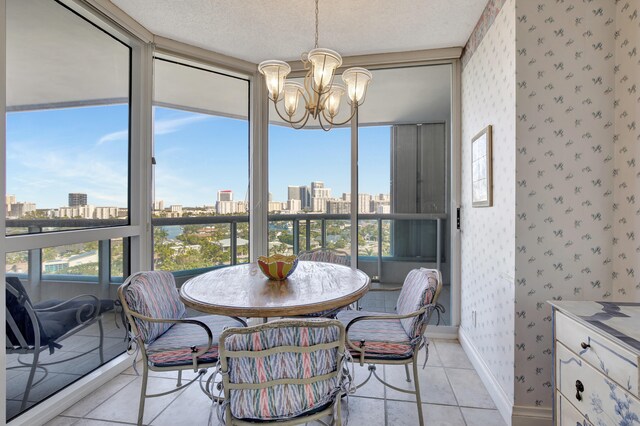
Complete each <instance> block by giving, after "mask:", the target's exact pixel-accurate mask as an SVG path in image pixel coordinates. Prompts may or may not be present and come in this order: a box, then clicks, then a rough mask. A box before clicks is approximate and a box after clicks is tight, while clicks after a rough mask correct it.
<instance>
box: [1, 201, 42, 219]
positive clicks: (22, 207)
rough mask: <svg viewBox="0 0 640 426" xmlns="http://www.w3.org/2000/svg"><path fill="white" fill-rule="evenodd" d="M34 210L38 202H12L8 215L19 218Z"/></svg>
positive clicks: (8, 208)
mask: <svg viewBox="0 0 640 426" xmlns="http://www.w3.org/2000/svg"><path fill="white" fill-rule="evenodd" d="M34 211H36V203H12V204H10V205H9V206H8V207H7V216H9V217H16V218H19V217H23V216H24V215H25V214H27V213H31V212H34Z"/></svg>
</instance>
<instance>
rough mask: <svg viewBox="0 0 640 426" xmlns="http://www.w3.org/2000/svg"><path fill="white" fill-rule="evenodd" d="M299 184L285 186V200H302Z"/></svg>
mask: <svg viewBox="0 0 640 426" xmlns="http://www.w3.org/2000/svg"><path fill="white" fill-rule="evenodd" d="M300 188H302V187H301V186H288V187H287V201H289V200H302V198H301V195H302V192H301V190H300Z"/></svg>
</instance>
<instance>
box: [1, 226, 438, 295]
mask: <svg viewBox="0 0 640 426" xmlns="http://www.w3.org/2000/svg"><path fill="white" fill-rule="evenodd" d="M350 219H351V217H350V215H349V214H324V213H301V214H269V215H268V221H269V224H270V225H273V224H276V223H279V224H282V223H288V224H289V226H288V229H290V232H291V234H292V237H293V244H292V247H291V250H292V252H293V253H295V254H297V253H299V252H300V251H303V250H311V249H312V248H316V247H327V245H328V244H327V237H328V235H327V224H328V223H330V222H332V221H341V222H349V221H350ZM446 219H447V215H445V214H359V215H358V222H359V223H360V222H364V221H374V222H375V223H376V225H377V250H376V251H377V253H376V254H375V255H374V256H365V255H359V258H361V259H363V260H364V259H371V258H375V261H376V262H377V267H376V269H377V272H378V276H380V275H381V272H382V264H383V260H386V261H394V260H395V261H399V260H400V259H399V258H398V257H396V256H394V255H393V253H388V254H387V255H386V256H385V253H384V250H383V243H384V241H383V239H384V238H383V225H384V222H385V221H430V222H434V223H435V229H436V238H435V242H434V243H435V256H434V257H435V259H433V258H431V259H429V261H435V263H436V265H437V266H436V267H437V268H438V269H440V268H441V262H442V259H443V256H442V253H443V224H442V222H443V220H446ZM248 221H249V216H248V215H229V216H222V215H221V216H188V217H172V218H169V217H163V218H158V217H154V218H153V219H152V224H153V226H154V227H166V226H185V225H202V226H207V225H223V224H227V225H228V226H229V234H228V235H229V240H230V241H229V251H230V256H229V259H230V260H229V263H230V264H231V265H235V264H237V263H238V224H241V223H248ZM318 222H319V226H318ZM125 224H127V221H126V220H119V219H106V220H98V219H10V220H7V221H6V226H7V229H11V228H27V229H28V230H29V233H39V232H42V230H43V229H44V228H53V229H59V230H67V229H74V228H76V229H77V228H91V227H106V226H120V225H125ZM314 226H315V232H316V233H317V231H318V229H319V241H318V239H317V238H316V239H315V240H313V239H312V228H314ZM301 229H303V231H302V232H301ZM389 238H390V239H392V238H393V237H392V236H390V237H389ZM350 243H351V241H349V244H350ZM125 250H126V244H125ZM98 251H99V253H98V259H99V271H100V272H99V274H98V279H97V281H98V282H99V283H101V284H102V285H108V283H109V282H110V281H111V277H110V268H109V266H108V263H109V261H110V255H109V254H110V241H109V240H104V241H99V243H98ZM41 253H42V252H41V250H40V249H32V250H29V279H30V280H31V279H33V280H35V282H39V281H40V280H41V279H42V256H41ZM403 260H406V259H403ZM413 260H418V261H427V259H425V258H417V259H413ZM125 262H126V259H125ZM205 269H210V268H205ZM126 270H127V269H125V271H126ZM174 272H175V273H178V274H180V275H190V274H193V273H194V272H195V273H198V272H199V270H184V271H174ZM47 278H48V277H47ZM80 278H85V277H80V276H70V277H67V276H64V275H56V276H55V279H56V280H65V279H66V280H78V279H80ZM86 278H89V277H86ZM87 280H88V281H96V278H95V277H90V278H89V279H87ZM118 281H119V280H118ZM32 282H33V281H32Z"/></svg>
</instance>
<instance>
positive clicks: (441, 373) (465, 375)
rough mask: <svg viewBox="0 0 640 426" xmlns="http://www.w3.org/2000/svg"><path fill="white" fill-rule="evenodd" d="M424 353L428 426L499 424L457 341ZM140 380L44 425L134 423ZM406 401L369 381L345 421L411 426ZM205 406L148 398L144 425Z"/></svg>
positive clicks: (164, 381)
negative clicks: (426, 354)
mask: <svg viewBox="0 0 640 426" xmlns="http://www.w3.org/2000/svg"><path fill="white" fill-rule="evenodd" d="M429 352H430V354H429V362H428V363H427V367H426V368H425V369H424V370H420V373H419V378H420V385H421V394H422V398H423V411H424V417H425V423H426V424H427V425H429V426H434V425H460V426H464V425H467V426H474V425H495V426H500V425H504V421H503V420H502V417H501V416H500V414H499V413H498V411H497V410H496V407H495V405H494V404H493V401H492V400H491V398H490V397H489V394H488V393H487V391H486V389H485V388H484V386H483V385H482V382H481V381H480V378H479V377H478V374H477V373H476V372H475V371H474V370H473V367H472V366H471V363H470V362H469V360H468V359H467V357H466V355H465V353H464V352H463V350H462V347H461V346H460V344H459V343H458V342H456V341H452V340H432V341H431V345H430V351H429ZM423 356H424V352H422V353H421V357H423ZM378 369H379V371H380V372H381V373H382V374H384V377H385V379H386V380H387V381H389V382H390V383H391V384H394V385H396V386H399V387H406V386H407V385H409V386H412V384H409V383H407V382H406V380H405V373H404V367H403V366H379V367H378ZM192 374H193V373H185V378H187V377H193V376H191V375H192ZM366 374H367V369H366V366H365V367H358V366H356V371H355V375H356V382H360V381H362V379H363V378H364V377H366ZM175 378H176V373H154V372H151V374H150V379H149V390H150V391H151V392H156V391H159V390H168V389H170V388H171V387H172V386H175V383H176V382H175ZM140 382H141V378H140V377H139V376H136V373H135V372H134V370H133V368H129V369H128V370H126V371H125V372H124V373H122V374H120V375H119V376H118V377H116V378H115V379H113V380H111V381H110V382H109V383H107V384H106V385H104V386H102V387H101V388H100V389H99V390H97V391H96V392H94V393H93V394H91V395H88V396H87V397H85V398H84V399H82V400H81V401H79V402H78V403H76V404H75V405H74V406H73V407H71V408H69V409H68V410H67V411H65V412H64V413H62V415H60V416H58V417H56V418H55V419H53V420H52V421H51V422H49V423H47V424H48V425H57V426H60V425H75V426H84V425H87V426H94V425H95V426H100V425H105V426H106V425H108V424H134V422H135V421H136V418H137V412H138V401H139V395H140ZM411 401H415V400H414V399H413V397H412V396H411V395H408V394H403V393H399V392H397V391H394V390H391V389H387V388H385V387H384V386H382V384H380V383H379V382H377V381H376V380H374V379H372V381H370V382H369V383H368V384H367V385H366V386H364V387H363V388H360V389H358V391H357V393H356V394H355V395H353V396H350V397H349V399H348V407H349V412H350V414H349V419H350V421H351V424H354V425H361V424H366V425H367V426H386V425H389V426H391V425H394V426H397V425H415V424H417V410H416V407H415V402H411ZM210 407H211V404H210V402H209V400H208V399H207V397H206V396H205V395H204V394H203V393H202V392H201V391H200V388H199V387H198V386H197V385H196V384H194V385H192V386H190V387H188V388H187V389H185V390H183V391H180V392H176V393H174V394H171V395H167V396H163V397H159V398H151V399H148V400H147V406H146V410H145V418H144V423H145V424H150V425H176V424H192V425H206V424H207V421H208V417H209V411H210ZM214 424H215V423H214ZM310 424H312V423H310ZM316 424H318V423H316Z"/></svg>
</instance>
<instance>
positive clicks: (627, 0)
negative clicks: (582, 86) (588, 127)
mask: <svg viewBox="0 0 640 426" xmlns="http://www.w3.org/2000/svg"><path fill="white" fill-rule="evenodd" d="M639 15H640V0H619V1H617V6H616V32H615V35H614V37H615V45H616V46H615V47H616V50H615V69H614V73H615V90H614V93H615V104H614V114H615V117H614V127H615V136H614V167H615V168H614V170H613V193H614V213H613V215H614V221H613V223H614V224H613V229H614V239H613V271H612V273H611V278H612V280H613V286H614V295H613V297H614V298H615V299H616V300H636V301H640V16H639Z"/></svg>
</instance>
